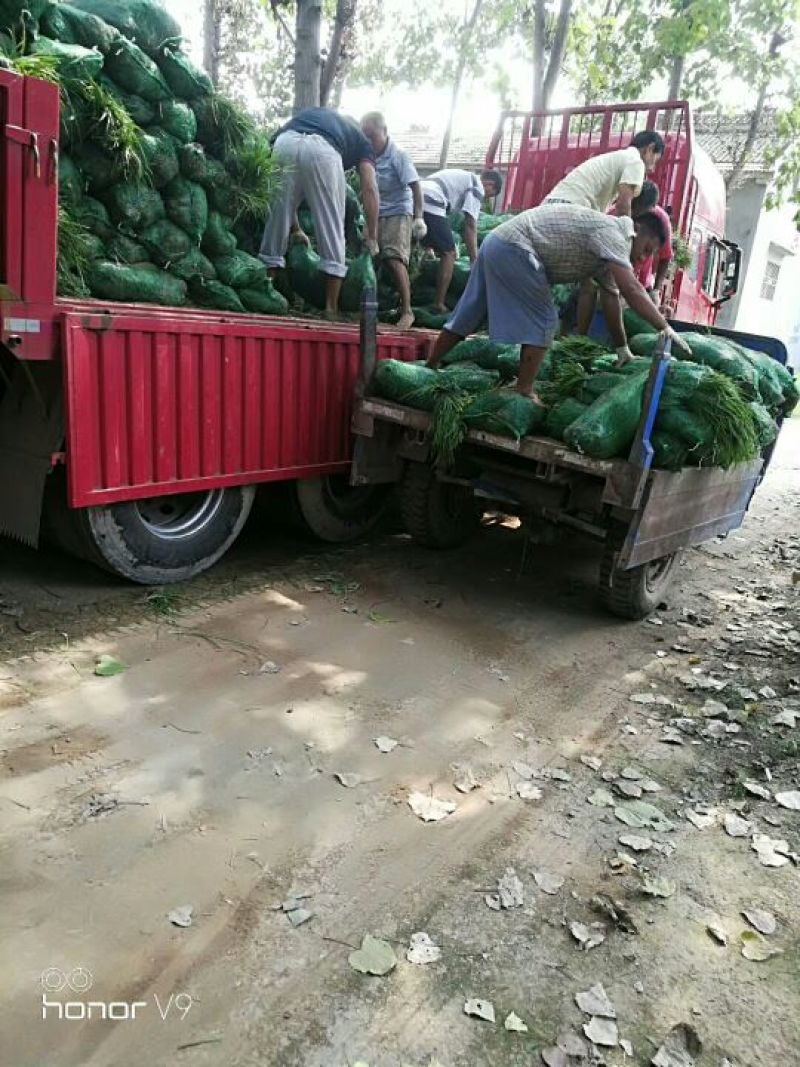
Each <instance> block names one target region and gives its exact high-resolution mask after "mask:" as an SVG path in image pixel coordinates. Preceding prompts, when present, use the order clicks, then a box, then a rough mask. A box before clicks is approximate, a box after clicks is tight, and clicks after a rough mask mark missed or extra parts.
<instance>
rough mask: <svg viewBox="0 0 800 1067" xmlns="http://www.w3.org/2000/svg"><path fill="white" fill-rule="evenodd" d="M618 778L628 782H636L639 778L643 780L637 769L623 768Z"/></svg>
mask: <svg viewBox="0 0 800 1067" xmlns="http://www.w3.org/2000/svg"><path fill="white" fill-rule="evenodd" d="M619 776H620V778H626V779H627V780H628V781H629V782H637V781H639V779H640V778H644V775H643V774H642V772H641V771H640V770H639V769H638V767H623V768H622V770H621V771H620V772H619Z"/></svg>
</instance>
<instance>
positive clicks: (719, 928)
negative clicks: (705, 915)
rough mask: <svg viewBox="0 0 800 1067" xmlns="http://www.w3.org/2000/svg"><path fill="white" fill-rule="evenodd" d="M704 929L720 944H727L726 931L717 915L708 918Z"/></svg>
mask: <svg viewBox="0 0 800 1067" xmlns="http://www.w3.org/2000/svg"><path fill="white" fill-rule="evenodd" d="M706 931H707V933H708V934H709V935H710V936H711V937H713V939H714V940H715V941H716V942H718V943H719V944H720V945H727V944H728V932H727V930H726V929H725V927H724V926H723V925H722V920H721V919H720V917H719V916H718V915H714V916H712V917H711V918H710V919H709V920H708V922H707V923H706Z"/></svg>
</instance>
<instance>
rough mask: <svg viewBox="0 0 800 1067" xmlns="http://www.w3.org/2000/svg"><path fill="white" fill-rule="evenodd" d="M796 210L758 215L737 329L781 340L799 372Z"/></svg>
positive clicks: (799, 266)
mask: <svg viewBox="0 0 800 1067" xmlns="http://www.w3.org/2000/svg"><path fill="white" fill-rule="evenodd" d="M796 210H797V206H796V205H793V206H792V205H787V206H784V207H782V208H779V209H777V210H775V211H762V212H761V214H760V215H759V217H758V225H757V226H756V229H755V233H754V235H753V241H752V247H751V250H750V256H749V262H748V264H747V271H746V274H745V279H744V287H743V288H742V290H741V295H740V298H739V303H738V308H737V309H736V324H735V329H737V330H745V331H747V332H748V333H760V334H767V335H768V336H770V337H778V338H779V339H780V340H781V341H783V343H784V344H785V345H786V347H787V349H788V350H789V362H790V364H791V365H792V366H793V367H795V368H800V299H799V298H798V296H799V294H800V234H798V232H797V228H796V226H795V224H794V218H793V216H794V213H795V211H796ZM734 239H735V238H734ZM770 263H772V264H776V265H778V280H777V285H776V286H775V293H774V296H773V298H772V299H771V300H770V299H767V298H765V297H764V296H762V285H763V283H764V278H765V273H766V272H767V268H768V264H770Z"/></svg>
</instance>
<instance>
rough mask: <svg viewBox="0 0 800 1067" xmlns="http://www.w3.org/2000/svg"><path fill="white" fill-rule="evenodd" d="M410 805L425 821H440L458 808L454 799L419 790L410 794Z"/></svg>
mask: <svg viewBox="0 0 800 1067" xmlns="http://www.w3.org/2000/svg"><path fill="white" fill-rule="evenodd" d="M408 806H409V807H410V808H411V810H412V811H413V812H414V814H415V815H416V816H417V817H418V818H420V819H422V821H423V822H438V821H439V820H440V819H444V818H446V817H447V816H448V815H452V814H453V812H454V811H455V810H456V805H455V804H454V803H453V801H452V800H442V799H441V798H439V797H434V796H430V795H429V794H428V793H417V792H415V793H410V794H409V796H408Z"/></svg>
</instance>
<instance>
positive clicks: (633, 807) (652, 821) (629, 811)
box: [614, 800, 672, 833]
mask: <svg viewBox="0 0 800 1067" xmlns="http://www.w3.org/2000/svg"><path fill="white" fill-rule="evenodd" d="M614 815H615V816H616V817H617V818H618V819H619V821H620V822H624V823H625V824H626V825H628V826H632V827H635V828H636V829H639V830H643V829H645V828H646V829H649V830H655V831H657V832H659V833H664V832H666V831H668V830H671V829H672V823H671V822H670V821H669V819H668V818H667V817H666V815H665V814H664V813H663V811H661V810H660V809H659V808H657V807H656V806H655V804H650V803H649V802H648V801H646V800H631V801H628V802H626V803H625V804H618V805H617V806H616V807H615V808H614Z"/></svg>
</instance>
